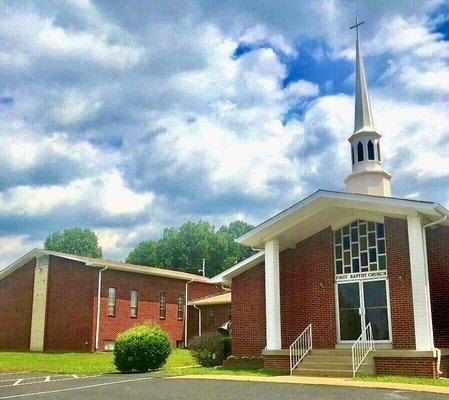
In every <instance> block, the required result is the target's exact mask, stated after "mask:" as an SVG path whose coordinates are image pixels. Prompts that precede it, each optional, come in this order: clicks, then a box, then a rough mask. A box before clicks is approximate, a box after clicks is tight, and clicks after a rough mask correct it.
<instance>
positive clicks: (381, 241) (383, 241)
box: [377, 239, 385, 254]
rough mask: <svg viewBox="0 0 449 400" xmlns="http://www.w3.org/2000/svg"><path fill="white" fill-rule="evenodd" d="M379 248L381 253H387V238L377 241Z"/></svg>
mask: <svg viewBox="0 0 449 400" xmlns="http://www.w3.org/2000/svg"><path fill="white" fill-rule="evenodd" d="M377 249H378V250H379V254H385V240H384V239H382V240H378V241H377Z"/></svg>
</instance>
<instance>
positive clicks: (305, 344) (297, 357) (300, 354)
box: [290, 324, 312, 375]
mask: <svg viewBox="0 0 449 400" xmlns="http://www.w3.org/2000/svg"><path fill="white" fill-rule="evenodd" d="M311 349H312V324H309V326H308V327H307V328H306V329H304V331H303V332H302V333H301V334H300V335H299V336H298V338H297V339H296V340H295V341H294V342H293V343H292V344H291V346H290V375H291V374H292V373H293V370H294V369H295V368H296V366H297V365H298V364H299V363H300V362H301V360H302V359H303V358H304V357H305V356H306V354H307V353H308V352H309V351H310V350H311Z"/></svg>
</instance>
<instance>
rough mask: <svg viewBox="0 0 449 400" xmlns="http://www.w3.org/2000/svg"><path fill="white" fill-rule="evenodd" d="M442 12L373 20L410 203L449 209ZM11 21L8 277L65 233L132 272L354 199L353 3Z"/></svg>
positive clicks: (395, 158) (3, 72)
mask: <svg viewBox="0 0 449 400" xmlns="http://www.w3.org/2000/svg"><path fill="white" fill-rule="evenodd" d="M441 4H442V1H440V0H432V1H424V0H423V1H414V2H409V1H404V0H395V1H389V2H387V3H385V4H383V6H382V7H379V5H378V4H376V3H375V2H368V1H367V2H362V4H361V7H360V10H359V11H360V14H361V15H363V16H365V17H369V18H368V19H367V22H366V24H365V25H364V26H363V29H362V38H363V48H364V53H365V54H366V59H365V64H366V67H367V73H368V78H369V81H370V82H369V85H370V91H371V97H372V105H373V110H374V117H375V123H376V126H377V128H378V130H379V131H380V132H381V133H382V134H383V135H384V137H383V139H382V146H383V154H384V162H385V164H386V168H387V169H388V170H390V171H391V172H393V190H394V193H395V194H396V195H404V196H409V197H413V198H419V197H422V196H423V195H425V194H426V193H429V190H431V191H432V193H433V194H434V195H435V199H434V200H437V201H440V202H442V203H446V204H447V203H448V201H449V193H448V192H447V189H445V187H447V179H448V177H449V171H448V170H447V167H446V165H449V159H448V158H449V131H448V124H447V96H448V95H449V94H448V92H449V87H448V86H447V82H449V77H448V71H449V68H448V56H447V54H448V41H447V35H446V36H445V35H444V34H443V33H442V32H439V31H438V29H437V28H438V26H439V25H438V24H440V23H441V20H442V15H443V14H444V13H443V11H439V10H440V8H439V7H440V6H441ZM4 11H5V18H3V19H1V20H0V39H1V40H0V76H1V77H2V82H4V85H3V86H2V88H1V89H0V98H3V99H8V100H7V101H5V102H3V101H0V117H1V118H2V121H3V122H4V123H3V124H2V127H1V128H0V168H1V170H2V174H1V175H0V247H2V246H1V245H2V244H3V250H2V251H3V252H0V265H4V264H5V263H6V262H7V261H10V260H11V259H12V258H13V257H15V256H19V255H21V254H23V253H24V252H25V251H26V250H28V249H29V248H32V247H35V246H36V245H37V244H39V243H40V242H41V241H42V240H43V239H44V238H45V236H46V235H48V234H49V233H51V232H52V231H54V230H56V229H63V228H65V227H67V226H73V225H85V226H88V227H90V228H92V229H94V230H95V231H96V232H97V233H98V235H99V238H100V243H101V245H102V246H103V248H104V252H105V255H106V256H107V257H114V258H123V257H125V256H126V253H127V252H128V251H129V249H130V248H132V247H133V246H134V245H135V244H136V243H137V242H139V241H140V240H143V239H146V238H149V237H153V238H155V237H158V235H160V233H161V231H162V229H163V228H164V227H166V226H174V225H178V224H180V223H182V222H184V221H185V220H186V219H199V218H207V219H210V220H211V221H212V222H213V223H215V224H217V225H218V224H221V223H228V222H230V221H231V220H232V219H234V218H238V217H244V218H245V219H246V220H248V221H249V222H253V223H256V222H259V221H260V220H261V219H264V218H266V217H269V216H270V215H271V214H272V213H274V212H276V211H279V210H281V209H283V208H285V207H287V206H289V205H290V204H291V203H292V202H294V201H297V200H299V199H300V198H301V197H302V196H304V195H305V194H307V193H309V192H311V191H314V190H315V189H316V188H318V187H323V188H331V189H343V179H344V177H345V176H346V175H347V174H348V173H349V169H350V160H349V146H348V144H347V141H346V140H347V138H348V137H349V136H350V134H351V132H352V128H353V98H352V84H353V83H352V82H353V77H352V73H353V57H354V37H353V32H349V30H348V26H349V25H351V23H352V22H353V5H352V4H351V3H348V2H347V1H344V0H325V1H321V2H302V3H300V2H297V1H295V2H294V1H284V2H281V3H279V2H278V3H274V2H272V1H265V0H257V1H253V0H247V1H233V0H231V1H227V2H225V3H217V2H215V1H201V2H199V1H189V2H178V3H177V7H176V8H175V7H173V6H170V3H166V2H133V1H130V2H128V3H127V7H122V6H118V5H117V4H114V3H111V2H101V1H89V0H72V1H67V2H64V3H61V2H56V1H52V0H51V1H49V2H37V1H35V2H34V1H30V2H26V3H25V4H24V5H21V6H19V5H17V3H15V2H6V4H5V9H4ZM301 46H303V47H301ZM304 46H306V47H307V46H308V48H307V50H308V53H309V54H310V55H311V57H310V60H309V59H308V58H307V52H304V51H302V50H303V49H304ZM317 71H319V72H317ZM321 75H323V78H321ZM324 76H325V77H324ZM337 76H338V78H337ZM339 80H341V82H340V81H339ZM410 143H413V145H412V146H411V145H410ZM329 171H332V174H329ZM442 182H446V185H443V184H442Z"/></svg>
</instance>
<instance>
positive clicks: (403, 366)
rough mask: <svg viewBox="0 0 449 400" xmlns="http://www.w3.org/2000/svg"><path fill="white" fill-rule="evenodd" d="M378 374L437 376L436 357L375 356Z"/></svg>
mask: <svg viewBox="0 0 449 400" xmlns="http://www.w3.org/2000/svg"><path fill="white" fill-rule="evenodd" d="M374 363H375V365H376V374H377V375H407V376H427V377H430V378H436V377H437V368H436V359H435V358H431V357H419V358H418V357H416V358H411V357H410V358H408V357H388V358H386V357H385V358H384V357H374Z"/></svg>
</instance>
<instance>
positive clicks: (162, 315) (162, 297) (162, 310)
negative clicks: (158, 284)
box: [159, 292, 167, 319]
mask: <svg viewBox="0 0 449 400" xmlns="http://www.w3.org/2000/svg"><path fill="white" fill-rule="evenodd" d="M166 318H167V294H166V293H164V292H161V293H159V319H166Z"/></svg>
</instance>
